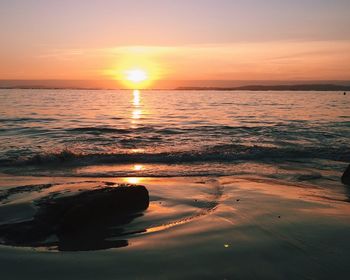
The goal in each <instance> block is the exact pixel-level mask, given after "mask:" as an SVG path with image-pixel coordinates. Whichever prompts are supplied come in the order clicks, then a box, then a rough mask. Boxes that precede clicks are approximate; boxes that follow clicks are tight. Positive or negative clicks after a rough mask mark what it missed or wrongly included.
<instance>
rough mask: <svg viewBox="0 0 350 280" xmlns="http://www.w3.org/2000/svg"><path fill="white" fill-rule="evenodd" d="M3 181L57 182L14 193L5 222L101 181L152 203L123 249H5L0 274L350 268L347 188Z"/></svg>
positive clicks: (317, 272) (325, 274)
mask: <svg viewBox="0 0 350 280" xmlns="http://www.w3.org/2000/svg"><path fill="white" fill-rule="evenodd" d="M87 181H88V182H87ZM0 182H1V183H0V186H1V192H2V193H4V191H6V190H9V189H10V188H13V187H18V186H28V185H39V184H52V186H54V188H53V189H51V190H49V189H50V188H49V189H48V190H40V191H34V189H35V188H33V190H29V191H28V190H26V189H25V188H24V189H23V190H24V191H23V192H19V191H17V192H16V194H15V195H12V196H9V197H7V199H6V200H3V201H2V202H1V203H2V204H1V206H0V217H1V221H2V222H1V223H2V224H3V223H4V221H6V219H7V222H9V221H11V219H12V221H19V220H21V219H28V211H27V210H26V209H27V208H26V207H28V203H29V202H30V201H32V200H33V199H35V197H38V196H40V195H43V194H45V192H47V193H50V191H51V192H52V193H54V192H56V193H57V192H62V193H63V192H66V193H67V192H69V191H72V189H74V188H80V189H81V188H84V186H85V187H89V186H90V187H91V184H92V185H93V184H94V182H97V183H98V182H114V183H131V184H141V185H145V186H146V187H147V189H148V191H149V194H150V205H149V208H148V209H147V210H146V211H144V212H143V215H140V216H139V217H137V218H136V219H134V220H132V221H131V222H130V223H128V224H126V225H124V226H123V230H124V231H125V232H138V233H135V234H129V235H128V234H126V235H124V236H123V238H122V239H123V240H124V241H125V242H126V243H125V244H126V246H123V247H121V248H110V249H106V250H91V251H75V252H60V251H58V250H57V248H45V247H40V248H39V247H37V248H33V247H12V246H1V247H0V263H1V275H2V276H1V278H2V279H23V278H26V279H194V278H201V279H303V278H306V279H309V278H311V279H330V278H333V279H342V278H345V277H346V276H347V275H348V274H349V272H350V268H349V266H348V260H349V257H350V242H349V241H348V237H349V235H350V224H349V220H350V204H349V191H347V190H346V188H345V187H343V186H341V185H340V184H339V186H338V187H336V186H335V187H334V188H322V187H320V186H315V185H312V184H309V183H308V184H306V183H305V184H304V183H298V184H293V183H286V182H282V181H278V180H268V179H262V178H258V177H246V178H239V177H187V178H174V177H172V178H137V177H133V178H130V177H129V178H88V179H87V178H65V177H18V176H8V175H2V176H1V180H0ZM27 189H28V188H27ZM20 209H23V211H21V210H20ZM25 213H26V214H25ZM26 215H27V217H26ZM18 267H20V268H21V269H17V268H18ZM28 276H29V277H31V278H28Z"/></svg>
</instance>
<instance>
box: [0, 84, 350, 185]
mask: <svg viewBox="0 0 350 280" xmlns="http://www.w3.org/2000/svg"><path fill="white" fill-rule="evenodd" d="M349 98H350V95H344V94H343V92H329V91H328V92H321V91H317V92H315V91H306V92H302V91H187V90H181V91H176V90H67V89H64V90H59V89H54V90H52V89H2V90H0V172H3V173H7V174H12V175H32V176H68V177H69V176H79V177H101V176H102V177H116V176H117V177H128V176H129V177H133V176H141V177H176V176H182V177H186V176H232V175H233V176H258V177H260V176H263V177H269V178H279V179H283V180H287V181H300V180H301V181H303V180H319V179H326V181H327V182H330V181H332V180H333V181H334V180H337V179H338V178H337V177H339V172H341V170H342V169H344V167H345V166H346V163H348V162H350V144H349V143H350V142H349V139H350V106H349V101H350V99H349Z"/></svg>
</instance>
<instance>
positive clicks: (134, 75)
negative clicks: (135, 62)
mask: <svg viewBox="0 0 350 280" xmlns="http://www.w3.org/2000/svg"><path fill="white" fill-rule="evenodd" d="M125 75H126V79H127V80H128V81H129V82H132V83H135V84H138V83H141V82H144V81H146V80H148V74H147V73H146V71H145V70H142V69H129V70H126V71H125Z"/></svg>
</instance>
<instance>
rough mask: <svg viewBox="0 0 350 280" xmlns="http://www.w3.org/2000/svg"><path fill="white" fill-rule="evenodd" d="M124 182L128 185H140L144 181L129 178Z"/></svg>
mask: <svg viewBox="0 0 350 280" xmlns="http://www.w3.org/2000/svg"><path fill="white" fill-rule="evenodd" d="M124 181H125V182H126V183H128V184H140V183H141V181H142V178H137V177H129V178H125V179H124Z"/></svg>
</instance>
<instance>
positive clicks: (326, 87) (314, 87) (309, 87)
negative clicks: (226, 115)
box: [0, 84, 350, 92]
mask: <svg viewBox="0 0 350 280" xmlns="http://www.w3.org/2000/svg"><path fill="white" fill-rule="evenodd" d="M0 89H43V90H131V89H123V88H98V87H96V88H84V87H50V86H39V85H38V86H0ZM140 90H179V91H184V90H192V91H344V92H346V91H350V86H347V85H337V84H296V85H247V86H238V87H192V86H189V87H186V86H185V87H177V88H173V89H162V88H152V89H140Z"/></svg>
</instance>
